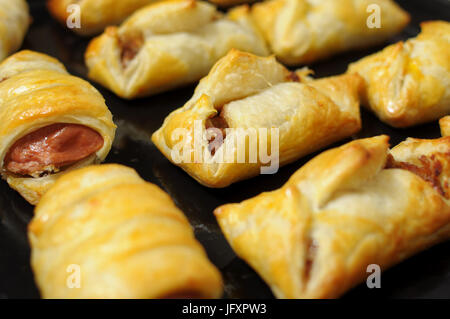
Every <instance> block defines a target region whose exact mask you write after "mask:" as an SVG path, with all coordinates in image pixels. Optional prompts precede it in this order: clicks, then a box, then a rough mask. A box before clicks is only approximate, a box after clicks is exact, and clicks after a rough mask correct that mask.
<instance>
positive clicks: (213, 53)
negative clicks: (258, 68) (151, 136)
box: [85, 0, 269, 99]
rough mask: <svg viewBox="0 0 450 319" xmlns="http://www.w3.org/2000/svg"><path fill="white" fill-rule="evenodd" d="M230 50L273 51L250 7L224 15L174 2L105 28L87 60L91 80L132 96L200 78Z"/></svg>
mask: <svg viewBox="0 0 450 319" xmlns="http://www.w3.org/2000/svg"><path fill="white" fill-rule="evenodd" d="M232 48H236V49H240V50H244V51H248V52H252V53H255V54H258V55H268V54H269V52H268V49H267V48H266V45H265V42H264V39H263V38H262V36H260V35H259V34H258V32H257V31H256V28H255V27H254V26H253V24H252V22H251V19H250V15H249V12H248V8H244V7H241V8H238V9H236V10H232V11H230V12H229V13H228V14H227V15H223V14H222V13H220V12H219V11H217V9H216V7H215V6H213V5H211V4H209V3H206V2H202V1H193V0H173V1H164V2H159V3H156V4H152V5H149V6H147V7H145V8H142V9H141V10H139V11H137V12H136V13H134V14H133V15H132V16H131V17H130V18H128V19H127V20H126V21H125V22H124V23H123V24H122V25H121V26H120V27H110V28H107V29H106V31H105V33H103V34H102V35H101V36H99V37H97V38H95V39H94V40H93V41H92V42H91V43H90V45H89V47H88V49H87V51H86V57H85V58H86V64H87V66H88V69H89V77H90V78H91V79H92V80H94V81H96V82H98V83H100V84H102V85H103V86H105V87H107V88H108V89H110V90H111V91H113V92H114V93H116V94H117V95H118V96H120V97H123V98H128V99H131V98H136V97H142V96H149V95H152V94H155V93H159V92H163V91H166V90H169V89H172V88H175V87H179V86H182V85H185V84H189V83H193V82H195V81H198V80H199V79H200V78H202V77H203V76H205V75H206V74H208V72H209V70H210V69H211V67H212V66H213V65H214V63H215V62H216V61H217V60H218V59H220V58H221V57H223V56H224V55H225V54H226V53H227V52H228V51H229V50H230V49H232Z"/></svg>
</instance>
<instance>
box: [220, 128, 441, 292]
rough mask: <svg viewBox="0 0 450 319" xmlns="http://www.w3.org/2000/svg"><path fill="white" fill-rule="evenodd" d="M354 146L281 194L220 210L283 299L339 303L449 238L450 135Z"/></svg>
mask: <svg viewBox="0 0 450 319" xmlns="http://www.w3.org/2000/svg"><path fill="white" fill-rule="evenodd" d="M388 141H389V137H388V136H384V135H383V136H376V137H371V138H367V139H360V140H355V141H353V142H350V143H347V144H345V145H343V146H341V147H338V148H334V149H331V150H328V151H325V152H323V153H322V154H320V155H318V156H317V157H315V158H314V159H312V160H311V161H309V162H308V163H307V164H306V165H304V166H303V167H302V168H300V169H299V170H298V171H297V172H296V173H295V174H294V175H293V176H292V177H291V178H290V179H289V181H288V182H287V183H286V184H285V185H284V186H283V187H281V188H280V189H278V190H275V191H273V192H268V193H262V194H260V195H258V196H256V197H254V198H252V199H249V200H246V201H243V202H242V203H240V204H229V205H224V206H221V207H219V208H217V209H216V210H215V215H216V217H217V220H218V222H219V225H220V227H221V229H222V231H223V233H224V234H225V236H226V238H227V240H228V242H229V243H230V244H231V246H232V247H233V249H234V250H235V252H236V253H237V255H238V256H240V257H241V258H242V259H244V260H245V261H246V262H247V263H248V264H249V265H250V266H251V267H253V268H254V269H255V270H256V271H257V272H258V273H259V274H260V275H261V277H262V278H263V279H264V280H265V281H266V283H267V284H268V285H269V286H270V287H271V289H272V291H273V293H274V294H275V296H276V297H278V298H336V297H339V296H341V295H342V294H344V293H345V292H346V291H348V290H349V289H350V288H352V287H353V286H355V285H357V284H358V283H360V282H362V281H364V280H365V279H366V278H367V277H368V276H369V274H370V273H368V272H367V271H368V268H367V267H368V265H371V264H376V265H379V266H380V267H381V269H386V268H388V267H391V266H393V265H395V264H398V263H399V262H401V261H402V260H404V259H406V258H408V257H410V256H412V255H414V254H416V253H418V252H420V251H422V250H424V249H427V248H429V247H431V246H433V245H435V244H437V243H440V242H442V241H445V240H448V239H449V238H450V201H449V198H450V189H449V185H448V182H449V177H450V155H449V154H450V137H442V138H439V139H434V140H421V139H414V138H408V139H407V140H406V141H404V142H402V143H401V144H399V145H397V146H396V147H394V148H392V149H389V143H388Z"/></svg>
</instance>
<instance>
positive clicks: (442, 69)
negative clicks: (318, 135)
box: [348, 21, 450, 127]
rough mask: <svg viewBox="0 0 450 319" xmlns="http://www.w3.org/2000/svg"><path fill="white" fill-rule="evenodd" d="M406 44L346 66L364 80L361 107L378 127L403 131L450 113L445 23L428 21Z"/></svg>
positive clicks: (448, 26) (449, 43) (449, 41)
mask: <svg viewBox="0 0 450 319" xmlns="http://www.w3.org/2000/svg"><path fill="white" fill-rule="evenodd" d="M421 27H422V32H421V33H420V34H419V35H418V36H417V37H416V38H412V39H409V40H407V41H406V42H398V43H396V44H393V45H390V46H388V47H386V48H385V49H384V50H382V51H381V52H379V53H375V54H373V55H370V56H368V57H366V58H363V59H361V60H360V61H358V62H356V63H353V64H351V65H350V66H349V69H348V72H349V73H358V74H359V75H361V76H362V77H363V78H364V80H365V88H364V90H363V91H362V93H363V94H362V97H363V101H362V103H363V104H364V105H365V106H367V107H368V108H369V109H370V110H372V111H373V112H374V113H375V114H376V115H377V116H378V117H379V118H380V119H381V120H382V121H383V122H386V123H387V124H389V125H391V126H395V127H407V126H412V125H416V124H420V123H424V122H429V121H432V120H437V119H438V118H440V117H441V116H444V115H447V114H448V113H450V23H449V22H444V21H430V22H424V23H422V24H421Z"/></svg>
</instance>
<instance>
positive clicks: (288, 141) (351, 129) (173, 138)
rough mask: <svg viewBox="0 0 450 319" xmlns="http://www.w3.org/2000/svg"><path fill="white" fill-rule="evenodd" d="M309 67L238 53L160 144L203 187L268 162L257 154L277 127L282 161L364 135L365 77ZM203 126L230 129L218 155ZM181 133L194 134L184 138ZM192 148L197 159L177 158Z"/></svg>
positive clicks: (251, 172) (156, 137)
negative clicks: (293, 68)
mask: <svg viewBox="0 0 450 319" xmlns="http://www.w3.org/2000/svg"><path fill="white" fill-rule="evenodd" d="M308 72H309V71H308V70H299V71H298V72H290V71H289V70H287V69H286V68H285V67H283V66H282V65H281V64H279V63H278V62H277V61H276V60H275V58H274V57H258V56H255V55H252V54H249V53H244V52H240V51H238V50H232V51H230V52H229V53H228V54H227V55H226V56H225V57H224V58H222V59H221V60H219V61H218V62H217V63H216V64H215V65H214V67H213V68H212V70H211V72H210V73H209V75H208V76H206V77H205V78H203V79H202V80H201V81H200V83H199V85H198V86H197V88H196V90H195V92H194V95H193V97H192V98H191V99H190V100H189V101H188V102H187V103H186V104H185V105H184V106H183V107H181V108H179V109H177V110H175V111H174V112H172V113H171V114H170V115H169V116H168V117H167V118H166V119H165V120H164V123H163V125H162V127H161V128H160V129H159V130H158V131H156V132H155V133H154V134H153V136H152V141H153V142H154V144H155V145H156V146H157V147H158V149H159V150H160V151H161V152H162V153H163V154H164V155H165V156H166V157H167V158H168V159H169V160H171V161H172V162H174V163H175V164H177V165H179V166H180V167H181V168H183V169H184V170H185V171H186V172H187V173H188V174H190V175H191V176H192V177H193V178H195V179H196V180H197V181H199V182H200V183H201V184H203V185H205V186H208V187H225V186H228V185H230V184H231V183H234V182H236V181H239V180H242V179H246V178H249V177H253V176H255V175H258V174H259V173H260V169H261V167H262V166H268V164H267V163H264V159H263V160H261V159H262V158H261V157H260V156H258V158H257V161H254V162H252V161H251V158H252V156H253V155H255V154H261V152H260V150H261V149H263V148H266V150H271V149H272V146H273V145H274V144H273V143H272V136H274V135H273V134H276V132H274V133H272V129H275V130H278V139H276V138H274V139H273V141H274V143H275V142H278V147H277V148H274V150H275V151H278V152H279V156H278V160H279V165H284V164H287V163H289V162H292V161H294V160H296V159H298V158H300V157H302V156H304V155H306V154H308V153H311V152H313V151H315V150H318V149H320V148H321V147H324V146H326V145H329V144H331V143H333V142H335V141H338V140H340V139H343V138H345V137H348V136H350V135H352V134H353V133H355V132H357V131H358V130H359V129H360V127H361V120H360V113H359V98H358V90H359V88H360V85H361V81H362V80H361V79H360V78H359V77H358V76H354V75H351V76H349V75H344V76H336V77H330V78H325V79H320V80H312V79H311V78H309V77H308V76H307V74H308ZM196 123H197V124H198V123H200V125H199V126H200V128H202V129H208V130H209V129H213V130H221V131H222V133H224V138H223V139H222V143H221V144H217V143H216V142H217V141H216V139H214V147H213V149H214V152H212V151H210V150H211V146H212V145H213V144H212V143H211V140H212V139H208V138H203V139H202V138H201V137H202V135H201V134H200V139H199V138H198V136H197V133H198V132H197V131H198V130H196V125H197V124H196ZM230 129H233V130H232V131H231V130H230ZM239 129H242V130H244V132H250V130H254V131H256V133H255V134H256V138H257V143H254V144H257V147H255V148H254V149H252V148H251V146H250V145H249V144H250V138H249V139H244V138H242V136H244V134H242V133H240V132H239ZM260 129H266V130H267V132H264V131H263V130H260ZM180 130H184V132H185V133H186V134H185V135H186V136H184V138H182V140H183V141H184V142H183V141H180V134H179V132H180ZM244 137H245V136H244ZM263 138H265V139H263ZM180 144H181V147H180ZM254 144H253V145H254ZM197 146H200V148H201V150H202V154H204V157H203V158H202V159H201V160H198V157H197V159H196V158H195V154H196V151H195V150H196V149H197ZM185 149H190V150H194V152H192V153H193V155H192V157H191V156H189V158H188V160H185V159H184V158H183V159H182V160H179V159H174V157H173V154H174V152H178V153H180V154H181V153H184V152H185ZM239 150H240V152H245V159H246V160H245V161H244V162H239V157H238V155H239ZM224 154H225V155H224ZM269 155H272V154H269ZM230 159H231V160H230Z"/></svg>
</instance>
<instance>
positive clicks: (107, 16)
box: [9, 0, 158, 36]
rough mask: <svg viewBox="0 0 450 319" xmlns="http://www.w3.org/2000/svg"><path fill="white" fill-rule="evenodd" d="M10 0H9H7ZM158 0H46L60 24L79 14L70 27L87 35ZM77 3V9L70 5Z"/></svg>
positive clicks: (114, 23)
mask: <svg viewBox="0 0 450 319" xmlns="http://www.w3.org/2000/svg"><path fill="white" fill-rule="evenodd" d="M9 1H10V0H9ZM157 1H158V0H47V7H48V10H49V11H50V13H51V14H52V16H53V17H54V18H55V19H57V20H58V21H59V22H60V23H61V24H62V25H65V26H67V21H68V20H69V22H71V23H75V22H76V19H77V18H78V17H76V14H79V22H80V25H79V27H73V28H71V29H72V30H73V31H74V32H76V33H77V34H79V35H83V36H89V35H95V34H98V33H101V32H103V30H104V29H105V28H106V27H107V26H110V25H116V24H119V23H121V22H122V21H123V20H125V19H126V18H127V17H128V16H129V15H131V14H132V13H133V12H134V11H136V10H138V9H140V8H142V7H144V6H146V5H148V4H150V3H153V2H157ZM71 5H78V6H79V9H75V7H71Z"/></svg>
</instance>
